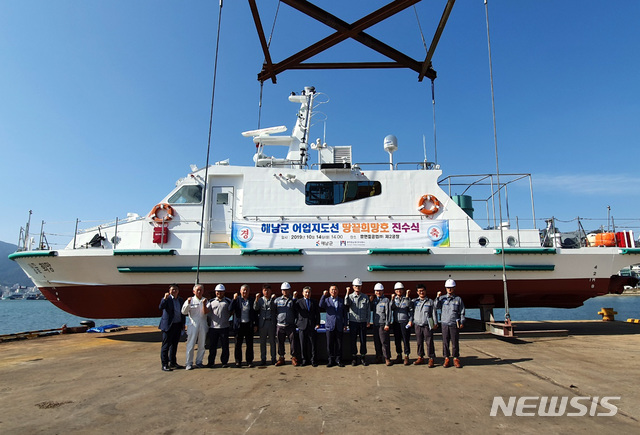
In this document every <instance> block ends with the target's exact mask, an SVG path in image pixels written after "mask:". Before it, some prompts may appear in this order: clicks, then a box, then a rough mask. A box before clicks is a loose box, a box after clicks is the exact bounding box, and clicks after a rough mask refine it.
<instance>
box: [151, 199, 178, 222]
mask: <svg viewBox="0 0 640 435" xmlns="http://www.w3.org/2000/svg"><path fill="white" fill-rule="evenodd" d="M158 210H164V211H166V212H167V215H166V216H165V217H164V218H161V217H159V216H158ZM173 216H174V212H173V207H171V206H170V205H169V204H167V203H166V202H161V203H160V204H156V206H155V207H153V210H151V213H149V217H150V218H151V219H153V220H154V221H155V222H169V221H170V220H171V219H173Z"/></svg>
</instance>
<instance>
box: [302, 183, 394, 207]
mask: <svg viewBox="0 0 640 435" xmlns="http://www.w3.org/2000/svg"><path fill="white" fill-rule="evenodd" d="M381 192H382V185H381V184H380V182H379V181H314V182H309V183H307V184H306V185H305V203H306V204H307V205H336V204H342V203H344V202H350V201H356V200H358V199H364V198H370V197H372V196H377V195H380V193H381Z"/></svg>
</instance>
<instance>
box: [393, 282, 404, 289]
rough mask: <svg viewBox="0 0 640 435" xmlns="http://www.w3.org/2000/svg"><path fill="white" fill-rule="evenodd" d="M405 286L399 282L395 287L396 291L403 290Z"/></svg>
mask: <svg viewBox="0 0 640 435" xmlns="http://www.w3.org/2000/svg"><path fill="white" fill-rule="evenodd" d="M403 288H404V285H403V284H402V283H401V282H397V283H396V285H394V286H393V289H394V290H398V289H403Z"/></svg>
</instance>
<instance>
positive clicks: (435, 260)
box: [15, 248, 637, 319]
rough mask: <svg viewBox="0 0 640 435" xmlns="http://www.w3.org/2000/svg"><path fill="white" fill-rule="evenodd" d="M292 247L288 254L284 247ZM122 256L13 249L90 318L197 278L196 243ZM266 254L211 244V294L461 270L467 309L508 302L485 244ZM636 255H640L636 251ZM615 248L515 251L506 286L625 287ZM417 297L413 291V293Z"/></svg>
mask: <svg viewBox="0 0 640 435" xmlns="http://www.w3.org/2000/svg"><path fill="white" fill-rule="evenodd" d="M283 252H284V253H283ZM147 254H148V253H145V252H141V255H125V256H120V255H114V252H113V251H109V250H104V249H97V250H63V251H59V252H56V253H55V255H53V254H52V255H50V256H47V257H40V258H31V257H26V256H25V257H24V258H15V260H16V261H17V262H18V263H19V264H20V265H21V266H22V268H23V269H24V270H25V271H26V272H27V273H28V274H29V276H30V277H31V278H32V279H33V281H34V283H35V284H36V285H37V286H38V288H39V289H40V291H41V292H42V293H43V294H44V295H45V296H46V297H47V299H48V300H49V301H51V302H52V303H53V304H54V305H56V306H57V307H59V308H60V309H62V310H64V311H67V312H69V313H71V314H74V315H77V316H80V317H88V318H96V319H98V318H130V317H157V316H159V314H160V312H159V310H158V304H159V301H160V298H161V297H162V296H163V295H164V293H165V292H166V291H167V289H168V286H169V285H170V284H172V283H178V284H179V285H180V287H181V295H182V296H183V297H188V296H190V294H191V287H192V286H193V283H194V282H195V281H196V272H195V270H196V265H197V264H198V256H197V253H196V252H171V253H169V255H161V256H158V255H150V254H149V255H147ZM262 254H264V255H242V252H241V251H240V250H238V249H220V250H211V251H207V252H205V253H204V254H203V255H202V257H201V259H200V267H201V270H200V273H199V276H198V281H199V282H201V283H203V284H204V285H205V294H206V295H208V296H213V288H214V285H215V284H216V283H224V284H225V286H226V287H227V289H228V293H229V294H228V295H229V296H230V295H232V294H233V292H235V291H237V290H238V289H239V287H240V285H242V284H249V285H250V286H251V294H252V295H254V294H255V293H257V292H259V291H260V290H261V285H262V284H263V283H270V284H271V286H272V288H274V290H275V291H276V293H278V289H279V287H280V283H282V282H284V281H287V282H289V283H290V284H291V285H292V287H293V289H294V290H298V291H300V290H301V289H302V287H303V286H306V285H309V286H311V287H312V290H313V294H314V295H315V296H316V297H319V296H320V294H321V293H322V291H323V290H326V289H328V287H329V285H331V284H337V285H338V286H339V289H340V292H341V294H342V295H343V294H344V291H345V290H344V289H345V287H347V286H349V285H350V282H351V280H352V279H353V278H354V277H360V278H361V279H362V280H363V281H364V282H365V285H364V289H363V290H364V292H365V293H367V294H371V293H372V288H373V284H374V283H376V282H381V283H382V284H383V285H384V286H385V288H386V289H388V291H387V293H388V294H389V293H391V291H392V290H391V289H393V285H394V283H395V282H397V281H401V282H403V283H404V285H405V287H406V288H411V289H415V286H416V285H417V284H418V283H424V284H425V285H426V286H427V290H428V295H429V296H430V297H434V296H435V294H436V292H437V291H438V290H443V285H444V281H445V280H446V279H448V278H454V279H455V280H456V282H457V283H458V285H457V293H458V294H459V295H460V296H461V297H462V298H463V300H464V302H465V305H466V306H467V307H469V308H472V307H479V306H481V305H488V306H491V305H494V306H496V307H500V306H504V296H503V295H504V285H503V274H502V261H501V256H500V255H496V254H495V253H494V252H493V251H491V250H487V249H484V250H483V249H455V248H443V249H441V250H438V249H432V250H431V251H429V252H428V254H427V253H422V254H417V255H415V254H414V255H412V253H411V252H402V253H400V252H395V253H387V254H380V255H371V253H370V251H366V250H364V251H363V250H360V251H348V252H346V251H340V252H337V251H333V252H331V251H327V250H305V251H302V250H300V251H296V250H293V251H291V250H288V251H286V252H285V251H279V252H274V253H272V252H270V251H265V252H263V253H262ZM636 261H637V260H636ZM631 262H632V259H631V258H630V257H629V256H622V255H620V254H619V252H618V250H617V249H616V248H594V249H581V250H564V251H563V250H557V252H556V253H554V254H551V255H541V254H525V255H507V256H506V258H505V264H506V267H507V292H508V298H509V306H510V307H562V308H572V307H577V306H580V305H582V303H583V302H584V301H585V300H587V299H589V298H591V297H594V296H599V295H604V294H608V293H621V292H622V290H623V287H624V285H631V284H633V283H630V282H629V278H628V277H619V276H617V275H616V272H617V271H618V270H620V269H621V268H622V267H624V266H625V265H627V264H628V263H631ZM414 296H415V295H414Z"/></svg>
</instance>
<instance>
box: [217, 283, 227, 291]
mask: <svg viewBox="0 0 640 435" xmlns="http://www.w3.org/2000/svg"><path fill="white" fill-rule="evenodd" d="M225 290H226V289H225V288H224V284H218V285H217V286H216V291H217V292H223V291H225Z"/></svg>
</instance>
